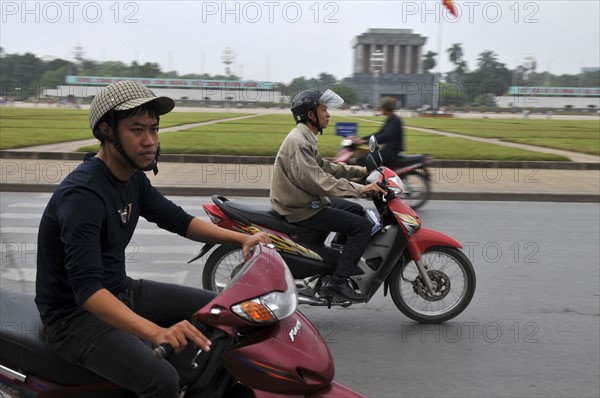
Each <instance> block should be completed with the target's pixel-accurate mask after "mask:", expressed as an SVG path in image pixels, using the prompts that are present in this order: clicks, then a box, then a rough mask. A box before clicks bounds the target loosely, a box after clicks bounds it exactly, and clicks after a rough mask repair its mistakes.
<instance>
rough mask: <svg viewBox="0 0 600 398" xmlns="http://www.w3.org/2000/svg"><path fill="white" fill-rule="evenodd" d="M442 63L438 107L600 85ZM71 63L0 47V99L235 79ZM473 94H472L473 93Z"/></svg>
mask: <svg viewBox="0 0 600 398" xmlns="http://www.w3.org/2000/svg"><path fill="white" fill-rule="evenodd" d="M437 55H438V54H437V53H435V52H432V51H429V52H427V53H426V54H424V56H423V60H422V62H423V70H424V71H425V73H427V74H430V75H432V76H433V73H436V72H432V70H433V69H434V68H435V67H436V57H437ZM447 55H448V59H449V60H450V62H452V64H453V65H454V69H453V70H452V71H450V72H448V73H446V74H440V75H439V76H438V78H439V81H440V82H441V83H440V84H441V87H440V88H441V89H440V98H439V104H440V105H441V106H443V105H449V104H453V105H466V104H480V105H487V104H486V101H487V102H489V101H492V102H493V97H494V96H495V95H502V94H504V93H506V91H507V90H508V88H509V87H510V86H514V85H524V84H532V85H536V86H540V87H544V86H545V87H557V86H558V87H600V73H599V72H587V73H585V74H583V73H582V74H578V75H560V76H556V75H553V74H551V73H549V72H542V73H540V72H537V71H536V69H535V63H530V64H528V65H524V66H519V67H517V68H516V69H514V70H510V69H508V68H507V67H506V65H505V64H504V63H502V62H500V61H499V60H498V55H497V54H495V53H494V52H493V51H484V52H482V53H481V54H479V56H478V58H477V65H476V68H475V69H474V70H469V67H468V65H467V63H466V61H465V60H464V52H463V49H462V46H461V44H459V43H456V44H453V45H452V46H451V47H450V48H448V49H447ZM75 58H76V59H75V61H73V62H71V61H67V60H63V59H55V60H51V61H44V60H42V59H40V58H38V57H37V56H35V55H34V54H31V53H25V54H22V55H21V54H6V53H5V52H4V51H3V50H2V48H0V84H1V85H2V86H1V87H2V91H1V92H0V96H4V97H7V96H8V97H10V96H15V95H17V94H18V95H20V96H21V97H22V98H28V97H31V96H35V95H39V90H40V88H43V87H51V86H57V85H61V84H64V82H65V76H67V75H81V76H113V77H114V76H118V77H145V78H181V79H217V80H238V77H237V76H235V75H213V76H211V75H209V74H201V75H200V74H186V75H179V74H178V73H177V72H176V71H169V72H163V71H162V70H161V69H160V66H159V65H158V64H157V63H153V62H146V63H144V64H139V63H137V62H136V61H134V62H132V63H131V64H130V65H127V64H125V63H123V62H120V61H107V62H98V61H94V60H90V59H85V58H84V57H83V51H81V52H79V53H78V54H77V55H76V57H75ZM336 82H338V79H337V78H336V77H335V76H333V75H331V74H329V73H321V74H320V75H319V76H318V77H316V78H309V79H307V78H305V77H298V78H295V79H294V80H292V81H291V82H289V83H288V84H285V85H284V84H282V85H281V87H280V89H281V90H283V91H284V94H285V91H290V93H288V94H292V95H293V93H291V91H294V90H302V89H305V88H310V87H327V86H331V85H334V84H336ZM336 90H337V91H338V92H339V93H340V95H342V97H343V98H344V99H345V100H346V103H347V104H350V105H352V104H356V103H358V102H359V98H358V97H357V95H356V94H355V93H354V92H353V91H352V90H351V89H350V88H348V87H345V86H341V85H339V84H337V85H336ZM475 93H477V94H475Z"/></svg>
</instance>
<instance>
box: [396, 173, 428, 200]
mask: <svg viewBox="0 0 600 398" xmlns="http://www.w3.org/2000/svg"><path fill="white" fill-rule="evenodd" d="M400 179H401V180H402V183H403V184H404V192H402V193H401V194H400V196H401V197H402V200H403V201H404V202H405V203H406V204H407V205H409V206H410V207H412V208H413V209H418V208H419V207H421V206H423V205H424V204H425V203H427V202H428V201H429V199H430V198H431V183H430V182H429V178H428V177H427V176H426V175H425V174H424V173H423V172H419V171H416V170H415V171H411V172H410V173H408V174H405V175H403V176H401V177H400Z"/></svg>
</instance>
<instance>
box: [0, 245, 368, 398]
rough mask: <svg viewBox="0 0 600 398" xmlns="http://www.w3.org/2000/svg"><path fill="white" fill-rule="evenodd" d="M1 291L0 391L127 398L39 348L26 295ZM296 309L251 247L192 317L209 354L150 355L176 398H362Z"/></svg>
mask: <svg viewBox="0 0 600 398" xmlns="http://www.w3.org/2000/svg"><path fill="white" fill-rule="evenodd" d="M264 275H269V278H265V277H264ZM0 293H1V295H2V296H1V302H0V305H1V314H2V328H1V330H0V391H4V392H6V393H8V394H9V395H12V396H14V397H17V396H18V397H21V396H23V397H29V396H31V397H33V396H35V397H69V396H73V397H74V396H77V397H82V398H83V397H100V396H102V397H119V396H130V394H131V393H129V392H127V391H125V390H123V389H121V388H120V387H118V386H116V385H114V384H112V383H110V382H108V381H106V380H103V379H102V378H101V377H99V376H97V375H95V374H94V373H92V372H90V371H88V370H86V369H83V368H80V367H78V366H75V365H72V364H70V363H67V362H65V361H64V360H63V359H62V358H60V357H59V356H58V355H57V354H56V353H55V352H54V351H53V350H52V349H50V348H49V347H48V346H47V345H46V344H45V342H44V338H43V336H42V331H41V329H42V326H41V322H40V320H39V315H38V312H37V309H36V307H35V304H34V301H33V296H32V295H29V294H23V293H15V292H8V291H1V292H0ZM297 304H298V294H297V292H296V288H295V284H294V280H293V277H292V275H291V273H290V271H289V269H288V268H287V266H286V265H285V263H284V261H283V259H282V258H281V256H280V255H279V254H278V253H277V252H276V251H275V250H274V248H273V247H272V246H271V245H267V246H257V247H256V248H255V249H254V250H253V253H252V254H251V256H250V257H249V258H248V259H247V260H246V261H245V262H242V263H241V264H239V265H238V267H236V272H235V275H233V277H232V279H231V281H230V283H229V284H228V286H227V287H226V288H225V289H223V291H222V292H221V294H219V295H218V296H216V297H215V298H214V299H213V300H212V301H211V302H210V303H208V304H207V305H206V306H205V307H203V308H201V309H200V310H199V311H198V312H197V313H196V314H194V316H193V318H194V319H193V322H194V324H196V325H197V326H198V327H200V328H201V330H203V332H204V333H205V334H206V335H207V336H209V337H210V338H211V340H212V342H213V344H212V347H211V350H210V351H209V352H203V351H202V350H199V349H198V348H197V347H194V345H193V344H188V346H187V348H186V349H185V350H184V351H183V352H182V353H181V354H177V355H170V356H169V354H170V353H172V349H171V348H170V347H169V346H167V345H162V346H159V347H157V348H156V349H155V356H156V357H157V358H164V357H167V356H169V358H168V359H169V360H170V361H171V362H172V363H174V366H176V368H177V369H178V371H179V373H180V376H181V377H182V384H183V385H182V394H181V396H182V397H183V396H202V397H217V396H221V395H223V394H224V393H226V394H228V396H236V397H256V398H270V397H273V398H274V397H280V398H281V397H288V396H289V397H364V395H362V394H360V393H358V392H356V391H354V390H352V389H350V388H348V387H346V386H345V385H343V384H341V383H339V382H336V381H334V380H333V376H334V363H333V358H332V356H331V352H330V351H329V348H328V347H327V345H326V344H325V342H324V341H323V339H322V338H321V335H320V334H319V332H318V331H317V330H316V329H315V328H314V327H313V325H312V324H311V323H310V321H309V320H308V319H307V318H305V317H304V315H302V314H301V313H300V312H299V311H297V308H296V307H297ZM0 395H2V394H0ZM2 396H3V395H2Z"/></svg>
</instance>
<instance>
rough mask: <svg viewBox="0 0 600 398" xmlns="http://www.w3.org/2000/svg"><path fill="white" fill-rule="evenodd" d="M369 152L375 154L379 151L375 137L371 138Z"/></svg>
mask: <svg viewBox="0 0 600 398" xmlns="http://www.w3.org/2000/svg"><path fill="white" fill-rule="evenodd" d="M369 150H370V151H371V152H373V153H375V152H376V151H378V150H379V143H378V142H377V139H376V138H375V137H374V136H371V138H369Z"/></svg>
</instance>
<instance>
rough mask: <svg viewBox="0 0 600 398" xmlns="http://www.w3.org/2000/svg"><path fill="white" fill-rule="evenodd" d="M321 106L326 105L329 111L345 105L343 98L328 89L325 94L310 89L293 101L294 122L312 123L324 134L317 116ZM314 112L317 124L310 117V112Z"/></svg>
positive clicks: (300, 93) (299, 94) (302, 92)
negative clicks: (318, 108)
mask: <svg viewBox="0 0 600 398" xmlns="http://www.w3.org/2000/svg"><path fill="white" fill-rule="evenodd" d="M319 104H322V105H325V106H326V107H327V108H328V109H338V108H340V107H341V106H342V105H343V104H344V100H343V99H342V97H340V96H339V95H337V94H336V93H334V92H333V91H331V90H329V89H327V90H325V92H321V91H319V90H315V89H308V90H304V91H301V92H299V93H298V94H297V95H296V96H295V97H294V99H293V100H292V106H291V110H292V115H293V116H294V121H295V122H296V124H298V123H304V124H306V123H311V124H313V125H315V127H316V128H317V129H318V130H319V132H320V133H323V131H322V129H321V126H320V124H319V117H318V115H317V106H318V105H319ZM311 111H312V112H313V113H314V114H315V116H316V117H317V123H316V124H315V123H314V122H312V121H311V120H310V119H309V117H308V112H311Z"/></svg>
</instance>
